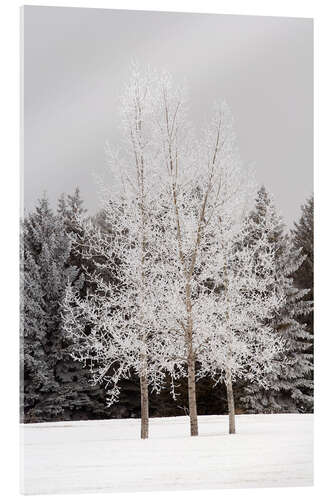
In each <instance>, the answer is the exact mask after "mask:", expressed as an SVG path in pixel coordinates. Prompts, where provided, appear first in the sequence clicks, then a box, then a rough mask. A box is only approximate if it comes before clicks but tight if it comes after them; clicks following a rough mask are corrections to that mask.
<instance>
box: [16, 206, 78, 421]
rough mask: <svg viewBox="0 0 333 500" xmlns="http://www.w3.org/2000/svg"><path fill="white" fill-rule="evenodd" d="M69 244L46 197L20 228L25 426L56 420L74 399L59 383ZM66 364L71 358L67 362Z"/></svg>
mask: <svg viewBox="0 0 333 500" xmlns="http://www.w3.org/2000/svg"><path fill="white" fill-rule="evenodd" d="M70 252H71V241H70V238H69V236H68V234H67V233H66V230H65V228H64V225H63V223H62V221H61V219H60V218H59V217H57V216H56V215H54V213H53V212H52V210H51V208H50V206H49V203H48V200H47V198H46V197H44V198H42V199H41V200H40V201H39V203H38V204H37V206H36V209H35V210H34V211H33V212H31V213H30V214H28V215H27V216H26V217H25V219H24V221H23V223H22V254H21V255H22V257H21V269H22V281H21V293H22V295H21V300H22V323H21V324H22V329H21V342H22V354H23V359H22V363H23V381H22V385H23V388H24V412H25V418H26V420H28V421H29V420H33V419H36V420H43V419H50V418H51V419H52V418H60V417H61V416H63V415H64V412H65V409H66V408H69V407H70V406H72V405H73V404H74V405H75V396H76V393H75V391H74V390H73V387H72V386H70V385H64V386H63V385H62V383H61V376H60V373H61V365H62V363H63V360H64V348H65V345H64V336H63V332H62V330H61V319H60V311H61V309H60V308H61V306H60V303H61V300H62V297H63V294H64V291H65V288H66V284H67V283H68V282H73V281H74V280H75V278H76V277H77V270H76V269H75V268H74V267H73V266H70V265H69V264H68V259H69V255H70ZM68 359H69V358H68Z"/></svg>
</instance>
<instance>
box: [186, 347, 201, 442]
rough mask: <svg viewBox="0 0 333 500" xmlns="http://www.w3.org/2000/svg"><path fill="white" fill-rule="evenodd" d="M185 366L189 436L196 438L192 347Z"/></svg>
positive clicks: (196, 421) (195, 401) (196, 423)
mask: <svg viewBox="0 0 333 500" xmlns="http://www.w3.org/2000/svg"><path fill="white" fill-rule="evenodd" d="M191 344H192V342H191ZM187 366H188V368H187V369H188V375H187V383H188V406H189V410H190V423H191V436H198V434H199V431H198V416H197V400H196V391H195V359H194V356H193V353H192V346H191V349H190V352H189V355H188V358H187Z"/></svg>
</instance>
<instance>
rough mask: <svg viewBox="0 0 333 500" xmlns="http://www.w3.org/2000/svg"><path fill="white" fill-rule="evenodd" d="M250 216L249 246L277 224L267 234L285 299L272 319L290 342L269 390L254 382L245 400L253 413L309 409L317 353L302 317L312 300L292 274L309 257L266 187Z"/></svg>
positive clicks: (277, 278) (271, 322)
mask: <svg viewBox="0 0 333 500" xmlns="http://www.w3.org/2000/svg"><path fill="white" fill-rule="evenodd" d="M250 220H251V221H252V226H253V230H252V231H251V234H250V235H249V237H248V244H249V245H255V244H256V242H257V241H258V239H260V238H261V236H262V234H263V232H267V229H266V228H267V227H270V228H271V227H272V226H273V228H274V229H273V230H271V229H270V230H269V238H268V239H269V242H270V245H272V246H273V247H274V251H275V265H276V283H277V285H278V288H279V293H280V294H281V295H283V296H284V297H285V300H284V303H283V304H282V305H281V307H280V308H278V310H277V311H276V313H275V314H274V315H273V317H272V318H271V319H269V321H268V324H269V325H270V326H271V328H273V329H274V331H275V335H276V336H278V337H280V338H282V339H283V340H284V342H285V351H284V357H285V359H286V360H287V363H285V362H281V360H280V359H277V360H276V369H275V370H274V372H272V373H271V374H270V375H268V378H267V383H268V384H269V390H265V389H262V388H260V386H259V385H258V384H256V383H253V384H251V385H249V386H247V387H246V388H245V389H244V392H243V395H242V397H241V400H242V401H243V403H245V406H246V408H247V409H248V410H249V411H252V412H260V413H261V412H263V413H267V412H281V411H284V412H292V411H305V409H306V407H307V406H308V405H309V404H311V397H309V396H308V391H309V389H310V388H311V387H310V386H311V381H310V380H309V378H308V374H309V372H310V371H311V369H312V356H311V354H309V353H308V352H307V351H308V346H309V341H311V336H310V334H309V332H308V331H307V329H306V327H304V324H303V323H301V322H300V320H299V318H300V317H302V316H303V315H308V314H309V312H310V311H311V309H312V301H310V300H308V292H309V290H307V289H298V288H297V287H296V286H295V284H294V281H293V274H294V272H295V271H296V270H297V269H298V268H299V267H300V266H301V264H302V262H303V260H304V257H303V256H302V255H301V250H299V249H298V250H297V249H296V250H295V248H294V247H293V245H292V242H291V240H290V237H289V236H288V235H287V234H286V233H285V229H284V224H283V221H282V218H281V216H279V215H278V213H277V211H276V209H275V207H274V204H273V202H272V200H271V197H270V196H269V194H268V193H267V191H266V190H265V188H264V187H262V188H261V189H260V190H259V192H258V195H257V198H256V206H255V209H254V210H253V212H252V213H251V215H250Z"/></svg>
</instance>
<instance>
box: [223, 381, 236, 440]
mask: <svg viewBox="0 0 333 500" xmlns="http://www.w3.org/2000/svg"><path fill="white" fill-rule="evenodd" d="M225 385H226V387H227V396H228V410H229V434H235V433H236V425H235V402H234V392H233V389H232V381H231V377H227V379H226V383H225Z"/></svg>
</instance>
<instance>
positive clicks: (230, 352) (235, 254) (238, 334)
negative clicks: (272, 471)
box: [198, 218, 284, 434]
mask: <svg viewBox="0 0 333 500" xmlns="http://www.w3.org/2000/svg"><path fill="white" fill-rule="evenodd" d="M261 223H263V221H261ZM220 229H221V232H220V234H219V235H218V234H217V238H216V241H215V248H216V253H215V259H214V261H213V262H211V265H210V266H208V267H207V269H206V271H205V276H206V277H207V280H209V281H208V283H209V284H210V286H209V289H210V292H209V293H207V294H206V296H205V297H204V298H203V307H204V309H205V310H206V311H207V313H208V314H207V313H206V315H205V324H206V326H205V330H204V331H205V343H203V344H202V348H201V349H199V352H198V361H199V362H200V366H201V370H200V372H201V374H203V375H210V376H211V377H212V378H213V379H214V380H215V381H216V382H219V383H225V385H226V390H227V399H228V410H229V433H230V434H234V433H235V404H234V395H233V383H234V382H235V381H240V380H246V381H248V382H249V383H253V382H255V383H256V384H258V385H260V386H261V387H264V388H267V387H268V385H269V379H268V377H267V375H268V374H270V373H271V372H272V371H274V369H275V368H276V363H275V361H276V359H277V356H278V355H281V354H282V352H283V341H282V339H281V338H280V337H278V336H277V335H275V332H274V330H273V328H272V327H271V325H270V324H269V320H270V319H271V318H272V317H273V316H274V314H275V313H276V311H277V310H278V309H279V308H280V307H281V305H282V303H283V300H284V297H283V295H282V294H281V292H280V293H279V289H278V287H277V283H276V267H275V249H274V247H273V246H272V245H271V244H270V242H269V236H270V231H272V230H274V229H275V228H274V227H269V224H265V228H263V229H265V230H264V231H262V232H261V234H260V237H259V238H258V239H257V240H256V242H255V244H254V245H249V244H248V240H249V235H250V234H251V232H252V230H253V221H252V220H251V219H248V218H245V220H244V221H243V223H242V225H241V228H240V230H239V231H238V232H237V233H236V234H235V235H234V236H233V237H231V238H230V237H228V234H226V233H227V230H226V228H225V227H224V226H223V221H222V220H221V226H220Z"/></svg>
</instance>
